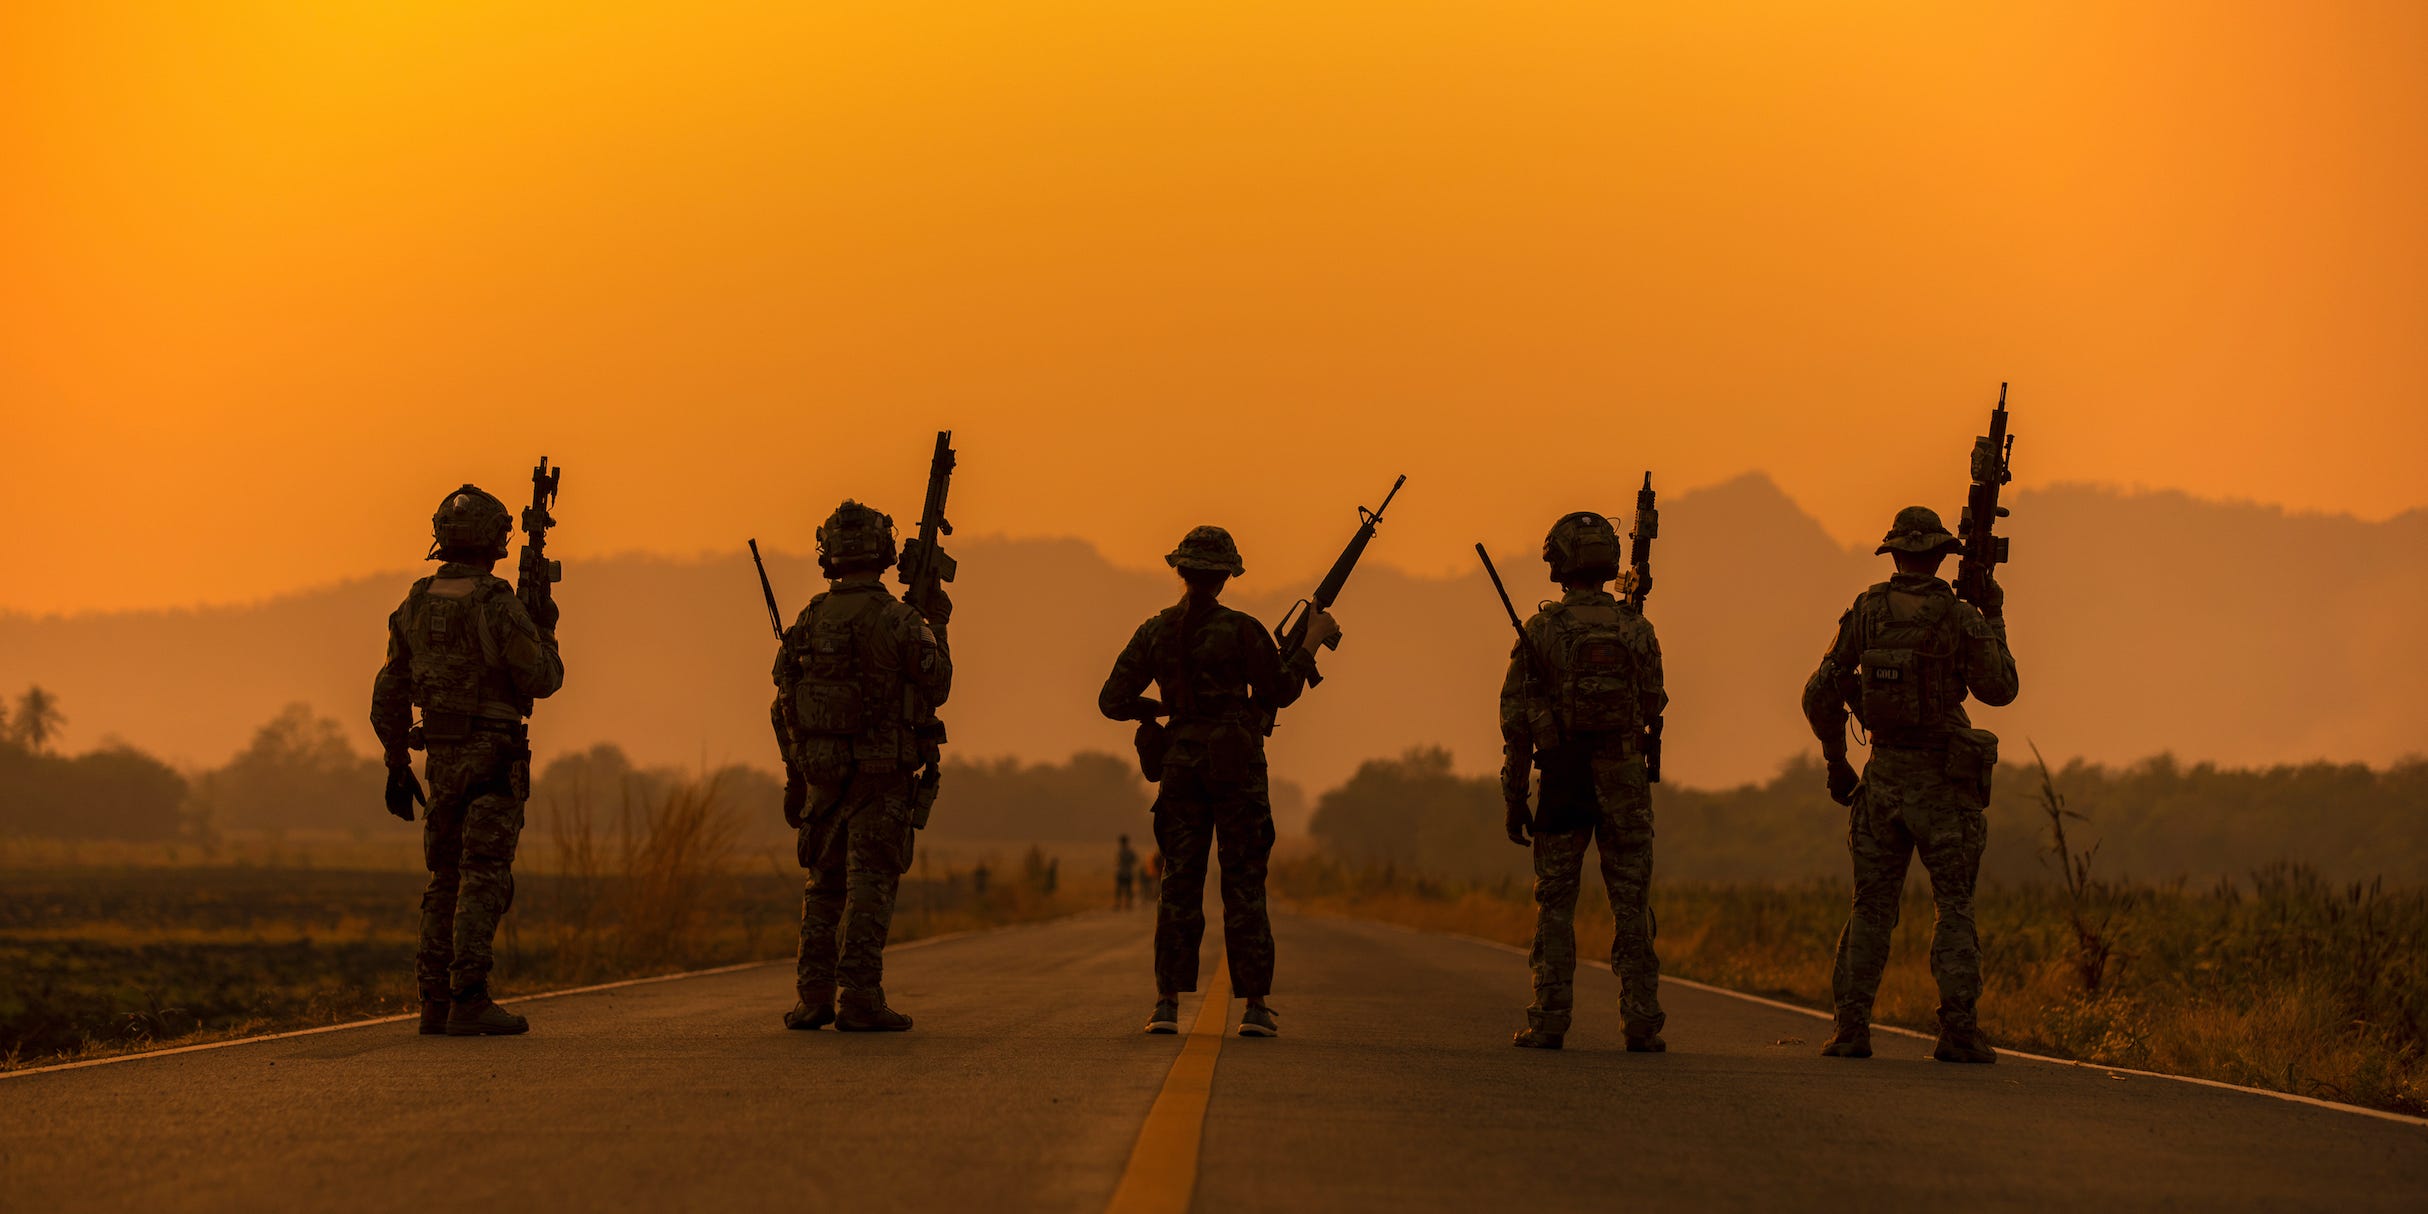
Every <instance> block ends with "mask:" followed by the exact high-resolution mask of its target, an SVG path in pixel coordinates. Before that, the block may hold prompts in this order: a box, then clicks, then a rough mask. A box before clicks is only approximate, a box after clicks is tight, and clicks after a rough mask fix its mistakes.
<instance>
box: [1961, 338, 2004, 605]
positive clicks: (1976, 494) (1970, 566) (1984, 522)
mask: <svg viewBox="0 0 2428 1214" xmlns="http://www.w3.org/2000/svg"><path fill="white" fill-rule="evenodd" d="M2014 459H2015V436H2014V435H2011V434H2008V433H2007V432H2006V385H2005V384H2003V383H2001V384H1999V385H1998V407H1997V408H1994V409H1992V410H1990V432H1989V433H1987V434H1984V435H1980V436H1978V437H1976V438H1974V439H1973V486H1972V488H1971V489H1970V490H1968V491H1967V492H1966V494H1965V498H1964V516H1963V518H1962V519H1961V520H1960V521H1959V522H1958V523H1957V524H1956V534H1957V536H1958V538H1960V539H1962V540H1963V541H1964V556H1963V557H1962V558H1961V559H1960V560H1959V561H1958V562H1957V565H1956V593H1957V595H1959V596H1960V597H1962V598H1963V599H1964V601H1965V602H1968V603H1971V604H1972V605H1974V606H1975V607H1979V608H1980V609H1981V610H1982V611H1983V612H1984V613H1986V614H1989V615H1997V614H1999V612H2000V610H2001V609H2002V608H2003V607H2004V606H2005V598H2006V595H2005V593H2004V592H2002V591H1994V590H1992V589H1991V587H1992V586H1993V585H1994V584H1995V583H1994V582H1993V581H1992V579H1993V577H1994V576H1995V575H1996V573H1997V572H1998V566H2000V565H2003V564H2005V563H2006V561H2007V541H2006V537H2005V536H2002V535H1993V534H1991V527H1992V526H1993V525H1994V524H1995V523H1996V522H1997V521H1998V520H1999V519H2002V518H2005V517H2007V508H2006V507H2004V506H2001V505H1999V504H1998V490H1999V488H2000V487H2001V486H2003V485H2005V484H2006V483H2007V482H2008V481H2011V480H2013V479H2015V476H2014V472H2013V466H2014Z"/></svg>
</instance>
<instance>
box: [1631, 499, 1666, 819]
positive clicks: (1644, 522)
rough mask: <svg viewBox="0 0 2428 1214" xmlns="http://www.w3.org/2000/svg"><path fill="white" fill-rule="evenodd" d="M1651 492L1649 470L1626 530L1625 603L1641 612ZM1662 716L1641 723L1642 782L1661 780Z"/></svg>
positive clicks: (1648, 576) (1652, 528) (1655, 529)
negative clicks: (1642, 726)
mask: <svg viewBox="0 0 2428 1214" xmlns="http://www.w3.org/2000/svg"><path fill="white" fill-rule="evenodd" d="M1654 503H1655V499H1654V497H1653V493H1652V473H1650V472H1646V473H1645V474H1644V487H1643V488H1641V489H1638V490H1636V519H1635V526H1634V528H1633V529H1632V530H1630V531H1629V532H1628V533H1627V575H1626V579H1625V581H1626V597H1627V605H1628V606H1629V607H1632V608H1634V609H1635V610H1636V611H1638V612H1641V611H1643V610H1644V600H1645V599H1646V598H1647V597H1650V596H1651V594H1652V541H1653V537H1654V536H1657V535H1659V534H1661V511H1660V509H1659V507H1658V506H1656V505H1655V504H1654ZM1661 724H1662V722H1661V718H1660V717H1659V716H1658V715H1656V716H1654V717H1653V718H1652V719H1651V720H1649V721H1646V722H1644V737H1643V738H1642V744H1643V747H1644V782H1645V783H1647V784H1658V783H1660V782H1661Z"/></svg>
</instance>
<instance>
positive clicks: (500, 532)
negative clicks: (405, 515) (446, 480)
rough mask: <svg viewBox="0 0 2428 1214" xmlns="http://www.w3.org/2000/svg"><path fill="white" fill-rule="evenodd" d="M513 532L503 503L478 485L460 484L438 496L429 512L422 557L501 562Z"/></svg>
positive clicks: (508, 514)
mask: <svg viewBox="0 0 2428 1214" xmlns="http://www.w3.org/2000/svg"><path fill="white" fill-rule="evenodd" d="M513 534H514V515H512V514H511V513H509V512H508V511H507V510H506V503H504V502H501V501H499V500H497V499H496V498H494V497H491V496H490V495H489V494H488V493H487V492H485V491H483V490H482V489H481V487H480V486H478V485H464V486H462V487H461V488H458V489H456V490H455V491H454V492H452V493H449V494H448V495H447V496H446V497H445V498H443V499H441V500H440V501H439V503H438V509H437V510H435V511H433V512H432V513H431V515H430V551H429V553H428V554H427V556H426V557H425V558H424V559H427V560H433V561H502V560H504V559H506V541H507V539H508V537H510V536H512V535H513Z"/></svg>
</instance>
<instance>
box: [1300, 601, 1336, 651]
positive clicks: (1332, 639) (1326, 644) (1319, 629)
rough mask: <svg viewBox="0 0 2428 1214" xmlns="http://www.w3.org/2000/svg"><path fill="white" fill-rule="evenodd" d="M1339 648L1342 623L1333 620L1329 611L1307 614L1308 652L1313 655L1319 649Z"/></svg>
mask: <svg viewBox="0 0 2428 1214" xmlns="http://www.w3.org/2000/svg"><path fill="white" fill-rule="evenodd" d="M1338 648H1340V621H1338V620H1335V619H1333V618H1332V613H1331V612H1329V611H1314V612H1309V613H1308V614H1307V651H1308V652H1310V653H1312V652H1314V651H1315V650H1318V649H1338Z"/></svg>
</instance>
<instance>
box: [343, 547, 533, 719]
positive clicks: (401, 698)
mask: <svg viewBox="0 0 2428 1214" xmlns="http://www.w3.org/2000/svg"><path fill="white" fill-rule="evenodd" d="M564 685H565V663H564V660H563V659H562V658H561V657H560V656H559V655H558V653H557V648H556V634H555V633H554V632H543V631H541V630H540V627H539V625H537V624H534V623H532V621H531V613H530V612H528V611H525V610H524V609H523V603H522V600H521V599H518V598H516V597H514V587H513V585H512V584H511V583H509V582H507V581H506V580H505V579H504V578H501V577H497V576H494V575H492V574H491V573H490V572H489V571H488V570H487V569H484V568H482V567H481V566H478V565H467V564H462V563H459V562H455V561H449V562H447V563H446V564H443V565H441V566H439V568H438V572H437V573H435V574H433V575H431V576H429V577H426V578H423V579H421V580H420V581H418V582H415V583H413V589H412V590H411V591H408V592H407V593H406V595H405V601H404V603H403V604H402V605H400V606H399V607H397V609H396V611H395V612H394V613H393V614H391V615H389V617H388V660H387V661H386V662H385V663H383V664H382V665H381V666H380V668H379V674H378V675H377V676H376V677H375V678H373V679H372V681H371V728H372V730H373V731H374V732H376V733H377V734H378V735H379V744H380V749H381V750H383V751H384V752H386V755H387V758H388V761H389V762H391V763H394V762H402V761H404V760H405V758H406V757H407V743H406V736H407V734H408V733H409V732H410V731H411V729H412V728H413V709H414V708H416V707H419V708H420V709H421V710H422V715H423V717H424V719H425V721H427V720H428V719H429V718H430V717H431V716H432V714H440V715H442V716H443V715H453V716H460V717H467V718H485V719H488V720H494V721H520V720H522V719H523V718H524V717H525V716H528V715H529V714H530V712H531V702H532V701H533V700H544V699H546V698H548V697H549V696H551V695H554V694H556V691H557V689H558V688H560V687H562V686H564Z"/></svg>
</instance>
